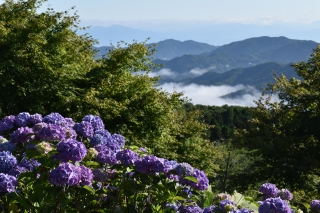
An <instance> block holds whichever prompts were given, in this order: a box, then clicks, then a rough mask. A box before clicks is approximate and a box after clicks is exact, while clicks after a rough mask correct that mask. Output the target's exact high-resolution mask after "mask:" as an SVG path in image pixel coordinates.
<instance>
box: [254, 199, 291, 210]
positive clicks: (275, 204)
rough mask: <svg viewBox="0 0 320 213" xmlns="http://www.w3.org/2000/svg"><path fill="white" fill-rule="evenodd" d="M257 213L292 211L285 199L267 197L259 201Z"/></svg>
mask: <svg viewBox="0 0 320 213" xmlns="http://www.w3.org/2000/svg"><path fill="white" fill-rule="evenodd" d="M258 203H259V204H260V206H259V213H274V212H276V213H292V212H293V210H292V209H291V208H290V207H289V205H288V203H287V201H285V200H282V199H281V198H279V197H278V198H268V199H266V200H264V201H259V202H258Z"/></svg>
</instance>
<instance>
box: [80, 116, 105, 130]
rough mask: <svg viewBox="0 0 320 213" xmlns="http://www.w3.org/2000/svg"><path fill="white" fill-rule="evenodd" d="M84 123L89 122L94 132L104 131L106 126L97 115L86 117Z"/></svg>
mask: <svg viewBox="0 0 320 213" xmlns="http://www.w3.org/2000/svg"><path fill="white" fill-rule="evenodd" d="M82 121H87V122H89V123H91V124H92V126H93V128H94V131H97V130H101V129H104V124H103V121H102V119H101V118H100V117H99V116H96V115H86V116H85V117H84V118H83V119H82Z"/></svg>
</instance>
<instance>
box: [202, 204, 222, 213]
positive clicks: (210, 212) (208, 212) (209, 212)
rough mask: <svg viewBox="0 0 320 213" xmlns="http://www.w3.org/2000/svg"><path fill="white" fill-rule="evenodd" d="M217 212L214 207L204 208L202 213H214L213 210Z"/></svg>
mask: <svg viewBox="0 0 320 213" xmlns="http://www.w3.org/2000/svg"><path fill="white" fill-rule="evenodd" d="M216 209H217V210H218V209H219V208H217V207H216V206H215V205H212V206H209V207H206V208H204V209H203V213H215V210H216Z"/></svg>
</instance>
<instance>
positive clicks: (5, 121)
mask: <svg viewBox="0 0 320 213" xmlns="http://www.w3.org/2000/svg"><path fill="white" fill-rule="evenodd" d="M15 119H16V117H15V116H14V115H9V116H6V117H4V118H2V120H1V121H0V132H3V131H6V130H10V129H12V128H13V127H14V121H15Z"/></svg>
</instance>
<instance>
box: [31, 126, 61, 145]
mask: <svg viewBox="0 0 320 213" xmlns="http://www.w3.org/2000/svg"><path fill="white" fill-rule="evenodd" d="M36 138H38V139H40V140H43V141H56V140H59V141H61V140H64V139H65V138H66V130H65V129H64V128H63V127H62V126H58V125H55V124H51V123H49V124H48V125H47V126H43V127H42V128H41V129H40V130H39V131H38V132H37V134H36Z"/></svg>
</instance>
